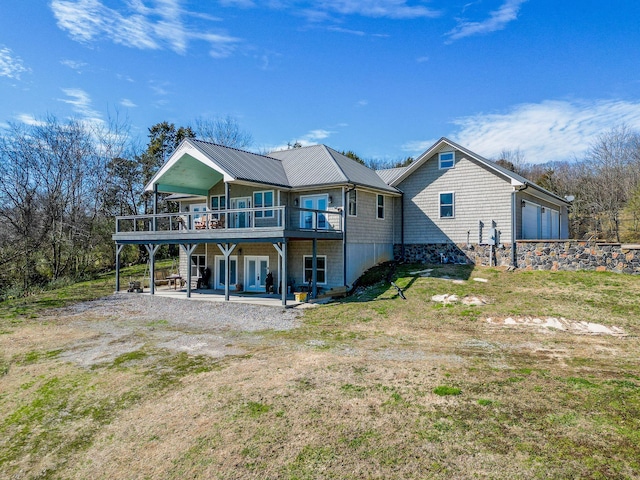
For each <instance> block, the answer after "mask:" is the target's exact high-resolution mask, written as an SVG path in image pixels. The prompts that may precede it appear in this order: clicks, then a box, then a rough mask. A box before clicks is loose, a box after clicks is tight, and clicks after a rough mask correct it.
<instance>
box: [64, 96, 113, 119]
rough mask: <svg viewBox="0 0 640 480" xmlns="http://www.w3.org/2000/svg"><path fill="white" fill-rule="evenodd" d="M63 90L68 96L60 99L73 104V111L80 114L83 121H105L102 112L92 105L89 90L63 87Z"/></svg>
mask: <svg viewBox="0 0 640 480" xmlns="http://www.w3.org/2000/svg"><path fill="white" fill-rule="evenodd" d="M62 91H63V92H64V94H65V95H66V96H67V97H68V98H60V99H59V100H60V101H61V102H64V103H68V104H69V105H71V106H72V108H73V111H74V112H75V113H77V114H78V115H80V116H81V117H82V120H83V121H86V122H88V123H92V124H101V123H103V122H104V120H103V119H102V116H101V115H100V113H98V112H97V111H96V110H94V109H93V107H92V106H91V97H90V96H89V94H88V93H87V92H85V91H84V90H82V89H80V88H63V89H62Z"/></svg>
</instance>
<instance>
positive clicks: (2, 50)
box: [0, 47, 30, 80]
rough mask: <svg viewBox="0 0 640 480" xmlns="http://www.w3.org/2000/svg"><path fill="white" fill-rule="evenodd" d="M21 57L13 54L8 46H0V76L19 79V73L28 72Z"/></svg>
mask: <svg viewBox="0 0 640 480" xmlns="http://www.w3.org/2000/svg"><path fill="white" fill-rule="evenodd" d="M29 71H30V69H28V68H27V67H25V66H24V64H23V63H22V59H21V58H20V57H16V56H14V55H13V52H12V51H11V49H10V48H7V47H0V77H8V78H13V79H14V80H20V74H22V73H26V72H29Z"/></svg>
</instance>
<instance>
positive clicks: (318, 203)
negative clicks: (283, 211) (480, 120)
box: [300, 194, 329, 229]
mask: <svg viewBox="0 0 640 480" xmlns="http://www.w3.org/2000/svg"><path fill="white" fill-rule="evenodd" d="M300 205H301V206H302V208H304V209H309V210H326V209H327V206H328V205H329V195H328V194H322V195H305V196H302V197H300ZM300 228H305V229H316V228H317V229H326V228H329V222H327V217H326V216H325V214H324V213H317V212H309V211H306V210H303V211H301V212H300Z"/></svg>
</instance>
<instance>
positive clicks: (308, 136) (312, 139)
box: [263, 124, 345, 152]
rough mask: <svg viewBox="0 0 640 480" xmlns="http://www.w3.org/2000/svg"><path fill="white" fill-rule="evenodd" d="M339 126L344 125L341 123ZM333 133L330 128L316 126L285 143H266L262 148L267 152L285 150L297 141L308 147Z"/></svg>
mask: <svg viewBox="0 0 640 480" xmlns="http://www.w3.org/2000/svg"><path fill="white" fill-rule="evenodd" d="M340 126H345V125H344V124H341V125H340ZM333 133H335V132H333V131H331V130H325V129H323V128H318V129H315V130H310V131H309V132H307V133H305V134H304V135H302V136H301V137H298V138H295V139H293V140H290V141H289V142H287V143H284V144H280V145H266V146H264V147H263V149H264V150H265V151H267V152H276V151H278V150H286V149H288V148H291V146H292V145H294V144H296V143H299V144H300V145H301V146H303V147H309V146H311V145H317V144H318V143H319V142H320V141H321V140H325V139H326V138H329V137H330V136H331V135H332V134H333Z"/></svg>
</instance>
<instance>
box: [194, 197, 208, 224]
mask: <svg viewBox="0 0 640 480" xmlns="http://www.w3.org/2000/svg"><path fill="white" fill-rule="evenodd" d="M190 210H191V213H192V215H191V221H192V222H193V225H195V224H197V223H202V222H204V218H203V217H204V215H203V214H202V212H206V211H207V204H206V203H197V204H194V205H191V206H190ZM192 228H193V226H192Z"/></svg>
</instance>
